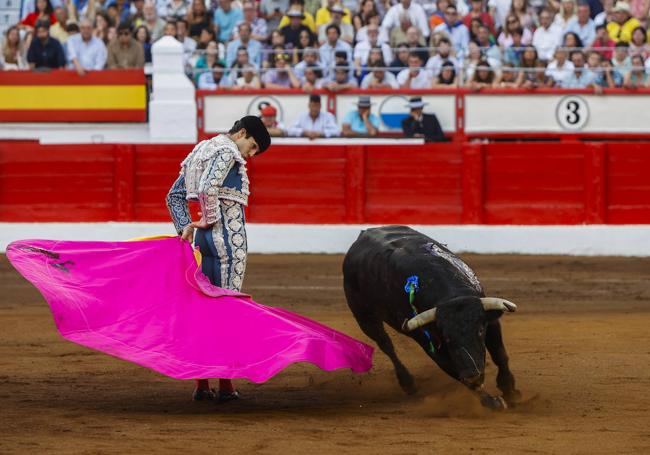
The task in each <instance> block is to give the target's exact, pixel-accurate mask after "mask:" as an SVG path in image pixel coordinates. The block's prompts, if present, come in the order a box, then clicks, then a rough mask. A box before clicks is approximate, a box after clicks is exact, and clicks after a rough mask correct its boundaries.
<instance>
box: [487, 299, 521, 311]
mask: <svg viewBox="0 0 650 455" xmlns="http://www.w3.org/2000/svg"><path fill="white" fill-rule="evenodd" d="M481 303H482V304H483V309H484V310H485V311H492V310H495V311H502V312H504V313H514V312H515V311H517V305H515V304H514V303H512V302H510V301H509V300H506V299H500V298H498V297H483V298H482V299H481Z"/></svg>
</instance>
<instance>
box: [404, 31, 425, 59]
mask: <svg viewBox="0 0 650 455" xmlns="http://www.w3.org/2000/svg"><path fill="white" fill-rule="evenodd" d="M406 45H407V46H408V47H409V50H410V51H411V52H417V53H418V54H419V55H420V60H422V61H423V62H426V61H427V60H428V59H429V50H428V49H427V46H426V44H425V42H424V40H423V39H422V35H421V34H420V31H419V30H418V29H417V27H413V26H411V27H409V28H408V29H407V30H406Z"/></svg>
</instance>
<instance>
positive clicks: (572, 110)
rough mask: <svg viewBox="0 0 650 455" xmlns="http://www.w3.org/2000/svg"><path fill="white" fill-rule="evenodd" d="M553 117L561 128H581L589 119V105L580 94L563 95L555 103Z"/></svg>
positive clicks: (574, 129) (573, 129)
mask: <svg viewBox="0 0 650 455" xmlns="http://www.w3.org/2000/svg"><path fill="white" fill-rule="evenodd" d="M555 117H556V118H557V122H558V123H559V124H560V126H561V127H562V129H565V130H570V131H577V130H581V129H582V128H583V127H584V126H585V125H586V124H587V120H589V105H588V104H587V102H586V101H585V100H584V98H582V97H580V96H576V95H569V96H565V97H564V98H562V99H561V100H560V102H559V103H558V105H557V109H556V110H555Z"/></svg>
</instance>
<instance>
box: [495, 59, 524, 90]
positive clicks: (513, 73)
mask: <svg viewBox="0 0 650 455" xmlns="http://www.w3.org/2000/svg"><path fill="white" fill-rule="evenodd" d="M518 80H519V71H517V69H516V68H515V66H514V65H513V64H512V63H508V62H506V63H504V64H503V66H502V67H501V74H500V75H499V76H497V78H496V81H495V82H494V86H495V87H498V88H516V87H518V86H519V85H518Z"/></svg>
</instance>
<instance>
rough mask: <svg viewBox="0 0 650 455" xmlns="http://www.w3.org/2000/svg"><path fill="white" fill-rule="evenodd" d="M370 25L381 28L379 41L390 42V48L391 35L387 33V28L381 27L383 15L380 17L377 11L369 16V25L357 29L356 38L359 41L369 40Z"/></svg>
mask: <svg viewBox="0 0 650 455" xmlns="http://www.w3.org/2000/svg"><path fill="white" fill-rule="evenodd" d="M367 1H370V0H367ZM370 25H374V26H377V27H378V28H379V42H380V43H386V44H388V47H389V48H390V37H389V36H388V35H386V30H384V29H383V28H381V17H379V15H378V14H375V13H373V14H371V15H370V16H369V17H368V24H367V25H364V26H363V27H361V28H360V29H359V30H357V33H356V35H355V39H356V40H357V43H358V42H359V41H368V27H369V26H370Z"/></svg>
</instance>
